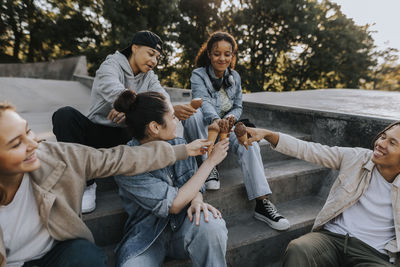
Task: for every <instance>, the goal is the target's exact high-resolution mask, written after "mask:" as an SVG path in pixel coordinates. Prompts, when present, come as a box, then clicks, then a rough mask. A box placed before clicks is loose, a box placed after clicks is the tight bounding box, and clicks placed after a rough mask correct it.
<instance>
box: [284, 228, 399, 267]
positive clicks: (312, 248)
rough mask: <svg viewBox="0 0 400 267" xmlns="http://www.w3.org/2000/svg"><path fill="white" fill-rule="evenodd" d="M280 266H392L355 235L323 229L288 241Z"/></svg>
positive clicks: (385, 256)
mask: <svg viewBox="0 0 400 267" xmlns="http://www.w3.org/2000/svg"><path fill="white" fill-rule="evenodd" d="M283 266H284V267H292V266H296V267H319V266H324V267H342V266H344V267H346V266H349V267H350V266H352V267H354V266H355V267H361V266H370V267H372V266H376V267H378V266H388V267H389V266H393V265H392V264H391V263H389V257H388V256H387V255H385V254H382V253H380V252H379V251H377V250H376V249H374V248H373V247H371V246H369V245H368V244H366V243H364V242H362V241H361V240H359V239H357V238H355V237H349V236H344V235H340V234H336V233H331V232H329V231H326V230H322V231H321V232H312V233H308V234H306V235H303V236H301V237H299V238H297V239H294V240H292V241H291V242H290V243H289V245H288V247H287V249H286V252H285V255H284V259H283Z"/></svg>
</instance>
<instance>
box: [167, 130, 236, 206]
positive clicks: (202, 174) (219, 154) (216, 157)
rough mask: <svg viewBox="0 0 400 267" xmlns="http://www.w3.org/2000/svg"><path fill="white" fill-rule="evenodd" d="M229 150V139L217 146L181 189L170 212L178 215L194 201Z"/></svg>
mask: <svg viewBox="0 0 400 267" xmlns="http://www.w3.org/2000/svg"><path fill="white" fill-rule="evenodd" d="M228 148H229V139H227V138H226V139H224V140H222V141H220V142H218V143H217V144H216V145H215V148H214V150H213V152H212V153H211V155H210V156H209V157H208V158H207V159H206V160H205V161H204V162H203V164H201V166H200V168H199V169H198V170H197V172H196V173H195V174H194V175H193V176H192V178H190V179H189V180H188V181H187V182H186V183H185V184H184V185H183V186H182V187H181V188H179V191H178V194H177V196H176V198H175V199H174V201H173V202H172V206H171V208H170V210H169V212H170V213H172V214H178V213H179V212H181V210H182V209H183V208H184V207H185V206H186V205H187V204H188V203H189V202H190V201H192V200H193V199H194V198H195V196H196V195H197V193H198V192H199V191H200V188H201V187H202V186H203V184H204V182H205V181H206V179H207V177H208V175H209V174H210V172H211V170H212V168H214V167H215V166H216V165H218V164H219V163H220V162H221V161H222V160H223V159H224V158H225V157H226V155H227V151H228Z"/></svg>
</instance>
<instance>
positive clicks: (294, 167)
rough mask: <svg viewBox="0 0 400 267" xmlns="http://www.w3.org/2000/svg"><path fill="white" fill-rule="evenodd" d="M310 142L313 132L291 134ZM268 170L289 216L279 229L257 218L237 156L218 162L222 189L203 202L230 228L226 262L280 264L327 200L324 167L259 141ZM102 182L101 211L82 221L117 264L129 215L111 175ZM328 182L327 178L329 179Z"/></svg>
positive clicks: (177, 262) (278, 203)
mask: <svg viewBox="0 0 400 267" xmlns="http://www.w3.org/2000/svg"><path fill="white" fill-rule="evenodd" d="M289 134H291V135H294V136H296V137H298V138H301V139H304V140H310V138H311V137H310V135H307V134H302V133H298V132H297V133H290V132H289ZM260 147H261V151H262V157H263V162H264V168H265V174H266V177H267V179H268V182H269V184H270V186H271V189H272V192H273V194H272V196H271V200H272V201H273V202H274V203H275V204H276V206H277V208H278V210H279V211H280V213H281V214H283V215H284V216H286V217H287V218H288V219H289V221H290V223H291V228H290V229H289V230H287V231H283V232H280V231H276V230H273V229H271V228H269V227H268V226H267V225H266V224H265V223H263V222H260V221H257V220H255V219H254V218H253V212H254V207H255V201H249V200H248V199H247V194H246V190H245V187H244V184H243V181H242V173H241V171H240V168H239V166H238V164H237V158H236V156H235V155H231V154H229V156H228V157H227V158H226V159H225V160H224V161H223V162H222V163H221V164H220V165H219V172H220V175H221V189H220V190H218V191H207V193H206V195H205V201H207V202H208V203H210V204H212V205H214V206H215V207H217V208H218V209H219V210H220V211H221V212H222V214H223V216H224V219H225V221H226V223H227V227H228V232H229V233H228V249H227V262H228V265H229V266H244V265H246V266H249V267H250V266H279V263H280V258H281V256H282V254H283V252H284V250H285V248H286V246H287V244H288V243H289V242H290V240H292V239H293V238H296V237H298V236H300V235H302V234H304V233H306V232H308V231H310V229H311V226H312V223H313V221H314V219H315V216H316V215H317V213H318V211H319V210H320V209H321V207H322V206H323V203H324V198H325V195H321V194H320V191H321V188H323V187H324V181H325V180H326V179H324V178H325V177H329V175H330V171H329V170H327V169H326V168H323V167H320V166H317V165H314V164H310V163H307V162H304V161H301V160H297V159H293V158H290V157H287V156H285V155H282V154H280V153H278V152H276V151H274V150H272V149H271V148H270V145H269V144H268V142H265V141H264V142H260ZM104 180H105V181H104V182H103V181H99V182H98V188H99V191H98V194H97V209H96V210H95V211H94V212H93V213H91V214H86V215H84V216H83V217H84V220H85V222H86V224H87V225H88V226H89V228H90V229H91V231H92V232H93V234H94V236H95V240H96V243H97V244H98V245H99V246H102V247H103V248H104V249H105V250H106V253H107V255H108V256H109V262H108V265H109V266H114V263H115V256H114V254H113V249H114V247H115V245H116V244H117V243H118V242H119V240H120V239H121V237H122V232H123V227H124V222H125V220H126V217H127V216H126V213H125V211H124V210H123V208H122V203H121V200H120V198H119V196H118V192H117V188H116V185H115V182H114V181H113V179H112V178H111V179H104ZM328 180H329V179H328ZM165 266H168V267H176V266H191V262H190V260H186V261H181V260H173V259H167V260H166V262H165Z"/></svg>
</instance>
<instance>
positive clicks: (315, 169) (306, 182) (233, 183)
mask: <svg viewBox="0 0 400 267" xmlns="http://www.w3.org/2000/svg"><path fill="white" fill-rule="evenodd" d="M264 168H265V176H266V177H267V180H268V184H269V185H270V188H271V191H272V195H271V196H270V199H271V201H272V202H273V203H280V202H285V201H289V200H293V199H297V198H301V197H305V196H310V195H316V194H318V192H319V191H320V188H321V186H322V184H323V182H324V177H326V176H327V175H328V173H329V172H330V170H329V169H326V168H324V167H321V166H318V165H315V164H312V163H308V162H305V161H302V160H298V159H290V160H283V161H277V162H270V163H267V164H265V165H264ZM242 177H243V175H242V173H241V170H240V169H238V168H236V169H230V170H222V171H221V172H220V180H221V189H219V190H217V191H207V193H206V195H205V199H206V201H207V202H209V203H210V204H212V205H214V206H215V207H216V208H218V209H219V210H220V211H221V212H222V213H223V214H225V215H226V216H230V215H231V214H237V213H241V212H243V211H249V210H253V209H254V207H255V201H248V197H247V192H246V189H245V186H244V183H243V178H242Z"/></svg>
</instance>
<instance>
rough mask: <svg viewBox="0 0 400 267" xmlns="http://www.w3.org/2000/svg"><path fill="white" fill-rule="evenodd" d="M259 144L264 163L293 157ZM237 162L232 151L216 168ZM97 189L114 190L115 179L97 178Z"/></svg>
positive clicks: (302, 136)
mask: <svg viewBox="0 0 400 267" xmlns="http://www.w3.org/2000/svg"><path fill="white" fill-rule="evenodd" d="M274 131H279V130H278V129H274ZM177 132H179V133H180V135H178V136H182V134H183V127H182V125H181V124H180V123H179V124H178V128H177ZM285 133H287V134H290V135H292V136H294V137H296V138H299V139H302V140H306V141H309V140H311V136H310V135H308V134H304V133H299V132H288V131H285ZM259 145H260V151H261V157H262V160H263V162H264V163H270V162H276V161H283V160H287V159H293V158H292V157H289V156H286V155H284V154H281V153H279V152H276V151H275V150H273V149H272V148H271V146H270V144H269V143H268V142H267V141H265V140H261V141H260V142H259ZM238 166H239V163H238V157H237V156H236V155H235V154H234V153H228V156H227V157H226V158H225V159H224V161H223V162H222V163H221V164H219V165H218V169H219V170H220V171H221V172H222V171H224V170H232V169H235V170H236V169H238ZM96 183H97V190H98V191H107V190H115V189H117V185H116V184H115V181H114V179H113V178H108V179H97V180H96Z"/></svg>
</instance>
